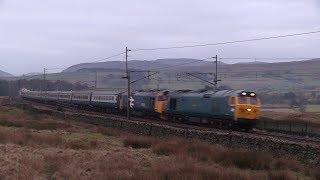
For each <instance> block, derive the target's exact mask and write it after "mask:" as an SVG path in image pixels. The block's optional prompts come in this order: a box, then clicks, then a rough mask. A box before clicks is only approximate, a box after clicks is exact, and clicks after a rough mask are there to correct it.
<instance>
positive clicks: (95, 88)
mask: <svg viewBox="0 0 320 180" xmlns="http://www.w3.org/2000/svg"><path fill="white" fill-rule="evenodd" d="M97 86H98V72H97V71H95V80H94V90H97Z"/></svg>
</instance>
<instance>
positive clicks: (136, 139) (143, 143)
mask: <svg viewBox="0 0 320 180" xmlns="http://www.w3.org/2000/svg"><path fill="white" fill-rule="evenodd" d="M153 141H154V139H153V138H149V137H143V136H129V137H126V138H125V139H124V141H123V144H124V146H125V147H132V148H134V149H140V148H145V149H147V148H150V147H151V145H152V143H153Z"/></svg>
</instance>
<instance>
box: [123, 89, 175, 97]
mask: <svg viewBox="0 0 320 180" xmlns="http://www.w3.org/2000/svg"><path fill="white" fill-rule="evenodd" d="M164 92H169V91H168V90H159V91H134V92H132V94H133V95H135V96H155V95H157V94H158V93H164ZM123 95H124V96H126V95H127V92H124V93H123Z"/></svg>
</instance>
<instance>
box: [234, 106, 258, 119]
mask: <svg viewBox="0 0 320 180" xmlns="http://www.w3.org/2000/svg"><path fill="white" fill-rule="evenodd" d="M236 109H237V110H236V113H237V117H238V119H250V120H254V119H259V114H260V111H259V109H258V108H257V107H255V106H252V105H238V106H237V108H236Z"/></svg>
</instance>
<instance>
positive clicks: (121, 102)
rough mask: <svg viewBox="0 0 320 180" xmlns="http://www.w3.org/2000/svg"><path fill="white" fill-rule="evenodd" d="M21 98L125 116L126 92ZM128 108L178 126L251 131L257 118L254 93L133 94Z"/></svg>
mask: <svg viewBox="0 0 320 180" xmlns="http://www.w3.org/2000/svg"><path fill="white" fill-rule="evenodd" d="M20 95H21V97H22V98H24V99H27V100H32V101H38V102H48V103H59V102H64V103H69V104H73V105H77V106H78V107H82V108H91V109H92V108H95V109H100V110H103V111H106V112H119V113H125V112H126V109H127V106H128V96H127V93H126V92H117V91H67V92H61V91H49V92H46V93H44V92H40V91H29V90H26V89H22V90H21V91H20ZM130 100H131V101H133V102H132V104H129V106H130V108H131V113H132V114H133V115H136V116H143V117H149V118H157V119H161V120H164V121H178V122H181V123H201V124H206V125H211V126H220V127H227V128H236V129H239V128H241V129H246V130H249V129H252V128H253V127H254V126H255V125H256V124H257V123H258V122H259V118H260V100H259V98H258V96H257V94H256V93H255V92H252V91H245V90H221V91H189V90H179V91H169V90H162V91H148V92H145V91H136V92H132V93H131V97H130Z"/></svg>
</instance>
